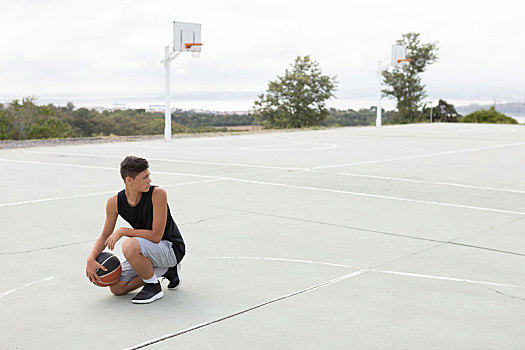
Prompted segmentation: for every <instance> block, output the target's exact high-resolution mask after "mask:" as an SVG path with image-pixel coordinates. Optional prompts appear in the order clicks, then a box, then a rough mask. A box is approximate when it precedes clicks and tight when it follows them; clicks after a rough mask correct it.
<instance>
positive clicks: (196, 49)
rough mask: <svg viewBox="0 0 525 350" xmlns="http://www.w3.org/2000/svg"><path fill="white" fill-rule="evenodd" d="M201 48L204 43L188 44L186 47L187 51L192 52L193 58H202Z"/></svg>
mask: <svg viewBox="0 0 525 350" xmlns="http://www.w3.org/2000/svg"><path fill="white" fill-rule="evenodd" d="M201 46H202V43H186V44H184V47H185V48H186V50H188V51H191V57H193V58H199V57H201Z"/></svg>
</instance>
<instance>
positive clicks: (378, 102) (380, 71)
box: [376, 61, 383, 128]
mask: <svg viewBox="0 0 525 350" xmlns="http://www.w3.org/2000/svg"><path fill="white" fill-rule="evenodd" d="M381 73H382V69H381V61H379V64H378V65H377V78H378V83H379V85H378V90H379V91H378V94H377V116H376V127H378V128H379V127H381V98H382V92H381V83H382V78H383V75H382V74H381Z"/></svg>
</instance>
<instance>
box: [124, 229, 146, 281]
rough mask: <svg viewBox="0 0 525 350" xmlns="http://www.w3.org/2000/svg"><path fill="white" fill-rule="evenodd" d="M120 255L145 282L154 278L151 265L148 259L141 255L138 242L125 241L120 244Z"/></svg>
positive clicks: (132, 239) (134, 240) (132, 240)
mask: <svg viewBox="0 0 525 350" xmlns="http://www.w3.org/2000/svg"><path fill="white" fill-rule="evenodd" d="M122 253H123V254H124V257H126V260H127V261H128V262H129V263H130V265H131V266H132V267H133V270H135V271H136V272H137V274H138V275H139V276H140V278H141V279H143V280H147V279H150V278H152V277H153V276H154V272H153V264H152V262H151V260H150V259H149V258H147V257H145V256H144V255H142V251H141V249H140V244H139V241H138V240H136V239H134V238H128V239H126V240H125V241H124V242H123V243H122Z"/></svg>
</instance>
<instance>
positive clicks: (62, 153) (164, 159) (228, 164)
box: [24, 151, 525, 194]
mask: <svg viewBox="0 0 525 350" xmlns="http://www.w3.org/2000/svg"><path fill="white" fill-rule="evenodd" d="M24 152H26V153H35V154H54V155H66V156H78V157H99V158H112V159H122V157H121V156H109V155H98V154H86V153H67V152H44V151H24ZM148 160H150V161H159V162H173V163H188V164H205V165H218V166H233V167H244V168H254V169H277V170H287V171H290V170H292V171H305V172H317V173H320V174H323V172H321V171H319V170H315V169H309V168H293V167H279V166H268V165H255V164H239V163H220V162H204V161H192V160H178V159H166V158H148ZM326 174H333V173H326ZM335 174H337V175H342V176H354V177H363V178H370V179H380V180H390V181H402V182H413V183H425V184H429V185H439V186H455V187H463V188H471V189H476V190H488V191H501V192H511V193H522V194H523V193H525V191H522V190H515V189H508V188H496V187H486V186H474V185H465V184H460V183H454V182H439V181H426V180H417V179H410V178H400V177H388V176H379V175H367V174H355V173H346V172H345V173H335Z"/></svg>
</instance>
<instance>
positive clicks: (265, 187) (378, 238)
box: [0, 124, 525, 349]
mask: <svg viewBox="0 0 525 350" xmlns="http://www.w3.org/2000/svg"><path fill="white" fill-rule="evenodd" d="M131 154H133V155H138V156H142V157H145V158H147V159H148V160H149V161H150V170H151V173H152V179H153V184H156V185H160V186H163V187H164V188H165V189H166V190H167V192H168V202H169V205H170V208H171V210H172V213H173V216H174V219H175V221H176V222H177V224H178V225H179V228H180V230H181V232H182V234H183V237H184V239H185V241H186V245H187V255H186V257H185V258H184V260H183V263H182V271H181V279H182V286H181V287H180V288H179V289H178V290H176V291H168V290H167V289H166V288H165V287H166V284H167V281H164V282H163V285H164V288H165V289H164V292H165V296H164V298H162V299H160V300H158V301H156V302H154V303H152V304H148V305H135V304H132V303H131V298H132V297H133V296H134V295H135V294H136V293H131V294H129V295H126V296H119V297H117V296H113V295H111V294H110V292H109V290H108V288H101V287H97V286H94V285H93V284H91V283H90V282H89V281H88V280H87V279H86V277H85V272H84V269H85V260H86V257H87V255H88V253H89V251H90V249H91V247H92V244H93V242H94V240H95V239H96V238H97V237H98V235H99V234H100V232H101V229H102V225H103V223H104V218H105V203H106V200H107V198H108V197H109V196H110V195H112V194H114V193H116V192H117V191H119V190H120V189H121V188H122V185H123V184H122V180H121V179H120V176H119V170H118V169H119V163H120V161H121V160H122V159H123V158H124V157H125V156H126V155H131ZM0 164H1V168H2V180H1V181H0V188H1V189H2V198H1V200H0V220H1V222H2V229H1V237H2V245H1V249H0V263H1V265H2V267H3V271H4V273H3V274H2V275H1V276H0V281H1V289H0V305H1V309H2V314H3V317H2V320H1V321H0V325H1V329H2V330H3V331H2V346H1V347H2V348H3V349H35V348H61V349H67V348H69V349H72V348H75V349H93V348H95V349H100V348H104V349H128V348H130V349H137V348H149V349H246V348H250V349H349V348H356V349H378V348H383V349H391V348H406V349H422V348H424V349H443V348H462V349H473V348H477V349H479V348H484V349H488V348H494V349H495V348H497V349H519V348H522V347H523V344H525V333H524V332H523V324H524V322H525V312H523V310H524V305H525V304H524V302H525V273H524V271H525V270H524V268H523V265H524V263H525V238H524V236H523V234H524V232H525V181H523V179H524V178H525V128H524V127H523V126H521V125H518V126H516V125H469V124H457V125H454V124H432V125H407V126H386V127H382V128H375V127H367V128H340V129H330V130H313V131H298V132H274V133H262V134H250V135H236V136H222V137H196V138H186V139H178V138H174V139H173V140H172V141H171V142H165V141H160V140H158V141H142V142H121V143H112V144H91V145H74V146H56V147H35V148H26V149H16V150H1V151H0ZM117 225H125V223H124V222H123V221H121V220H120V219H119V222H118V223H117ZM121 242H122V240H121V241H119V243H118V244H117V249H116V250H115V252H116V254H117V255H118V256H119V257H121V258H122V253H121V251H120V247H121Z"/></svg>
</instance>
